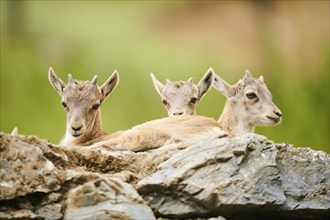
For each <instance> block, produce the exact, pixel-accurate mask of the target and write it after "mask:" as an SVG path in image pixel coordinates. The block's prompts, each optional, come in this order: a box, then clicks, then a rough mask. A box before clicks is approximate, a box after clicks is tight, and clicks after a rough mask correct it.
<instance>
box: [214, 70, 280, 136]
mask: <svg viewBox="0 0 330 220" xmlns="http://www.w3.org/2000/svg"><path fill="white" fill-rule="evenodd" d="M214 87H215V88H216V89H217V90H218V91H220V92H221V93H222V94H223V95H225V96H226V97H227V103H226V106H225V110H224V112H223V114H222V115H221V117H220V121H221V120H222V121H224V120H225V118H228V117H229V115H230V114H231V115H235V116H236V117H237V120H240V121H241V123H242V125H241V127H244V126H246V127H250V128H252V130H253V128H254V126H270V125H277V124H279V123H280V121H281V116H282V113H281V111H280V109H279V108H278V107H277V106H276V105H275V104H274V103H273V101H272V94H271V93H270V91H269V90H268V88H267V86H266V84H265V83H264V78H263V77H262V76H260V77H259V78H258V79H255V78H253V77H252V76H251V74H250V72H249V71H248V70H246V72H245V76H244V78H243V79H242V80H239V81H238V82H237V83H236V84H235V85H230V84H228V83H227V82H225V81H224V80H223V79H221V78H220V77H219V76H218V75H216V74H215V76H214ZM226 107H227V109H226ZM229 109H230V110H229ZM225 111H228V112H225ZM229 111H231V113H229Z"/></svg>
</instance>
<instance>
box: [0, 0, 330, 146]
mask: <svg viewBox="0 0 330 220" xmlns="http://www.w3.org/2000/svg"><path fill="white" fill-rule="evenodd" d="M190 4H192V5H190ZM194 4H197V3H187V2H178V3H176V2H170V3H169V2H131V1H127V2H106V1H97V2H92V1H79V2H75V1H70V2H65V1H51V2H48V1H45V2H41V1H28V2H23V1H20V2H19V1H15V3H13V2H10V1H2V2H1V109H0V110H1V116H0V117H1V123H0V125H1V127H0V128H1V129H0V130H1V131H4V132H6V133H9V132H10V131H11V130H12V129H13V128H14V127H15V126H17V127H18V128H19V132H20V133H23V134H36V135H38V136H39V137H41V138H46V139H49V140H51V141H52V142H55V143H57V142H58V141H59V139H60V138H61V136H62V135H64V131H65V122H66V118H65V112H64V110H63V109H62V106H61V104H60V97H59V96H58V94H57V93H56V92H55V91H54V90H53V88H52V87H51V86H50V84H49V82H48V78H47V71H48V68H49V67H50V66H52V67H53V68H54V70H55V72H56V73H57V74H58V75H59V76H60V77H61V78H62V79H63V80H64V81H67V74H68V73H72V74H73V77H74V78H76V79H81V80H91V79H92V77H93V75H94V74H98V76H99V77H98V83H99V84H102V83H103V82H104V81H105V80H106V79H107V78H108V77H109V76H110V74H111V73H112V72H113V71H114V70H115V69H116V70H117V71H118V72H119V74H120V84H119V86H118V87H117V89H116V90H115V91H114V92H113V93H112V94H111V95H110V97H109V98H108V99H107V100H106V101H105V103H104V104H103V105H102V108H101V109H102V117H103V118H102V119H103V127H104V129H105V130H106V131H108V132H113V131H116V130H122V129H128V128H130V127H131V126H134V125H136V124H139V123H143V122H145V121H148V120H152V119H155V118H160V117H165V116H166V112H165V110H164V108H163V106H162V103H161V100H160V97H159V96H158V94H157V93H156V91H155V90H154V87H153V84H152V81H151V78H150V73H151V72H153V73H154V74H155V75H156V76H157V78H159V79H160V80H161V81H165V79H166V78H169V79H171V80H173V81H174V80H185V79H188V78H189V77H191V76H193V77H194V82H195V83H197V82H198V81H199V79H200V77H202V75H203V74H204V73H205V72H206V70H207V69H208V68H209V67H210V66H211V67H213V69H214V70H215V71H216V72H217V73H218V74H219V75H221V76H222V77H223V78H224V79H225V80H228V82H230V83H234V82H236V81H237V80H238V79H239V78H240V77H241V76H242V75H243V73H244V71H245V69H250V70H251V72H252V74H253V75H254V76H259V74H260V73H265V72H266V73H267V74H265V81H266V83H267V85H268V86H269V88H270V90H271V91H272V92H273V95H274V102H275V103H276V104H277V105H278V107H279V108H280V109H281V110H282V112H283V117H284V120H283V123H282V124H281V125H280V126H278V127H267V128H258V129H257V133H260V134H263V135H266V136H267V137H268V138H270V139H273V140H274V141H276V142H288V143H292V144H294V145H296V146H308V147H312V148H314V149H317V150H323V151H327V152H330V150H329V50H328V49H329V44H328V41H327V43H325V44H322V45H321V46H322V47H321V48H326V50H324V49H321V50H317V51H318V57H320V59H322V60H321V62H319V63H320V64H319V66H318V68H316V71H315V72H313V74H310V72H309V71H308V70H310V68H307V69H308V70H306V71H305V72H299V71H300V70H301V68H296V71H295V72H291V71H290V68H287V67H286V64H285V60H286V58H285V57H283V56H282V53H280V52H279V49H278V45H279V44H278V41H277V39H276V38H274V37H273V36H271V35H269V34H267V33H263V32H262V33H260V35H262V38H261V39H262V41H260V42H258V44H260V45H261V46H262V48H264V49H263V54H264V55H265V57H264V60H266V61H267V63H268V64H269V65H268V66H267V67H265V66H264V63H263V62H262V61H260V63H254V62H249V61H245V62H243V63H244V64H241V63H240V60H242V61H243V60H244V59H242V57H240V55H241V51H239V50H235V51H234V52H232V53H231V54H227V53H226V51H218V49H217V48H218V47H217V46H216V45H215V44H216V43H217V41H216V40H215V41H214V42H213V41H212V40H210V41H208V38H207V37H206V38H203V36H204V37H205V36H213V35H214V36H217V35H219V36H221V33H218V32H216V31H215V32H210V33H203V34H202V35H198V34H199V33H198V31H197V32H196V31H195V32H193V33H195V34H196V35H189V34H187V36H185V37H184V38H183V40H182V39H181V38H180V37H175V36H176V35H175V33H172V32H171V33H170V31H167V30H166V28H169V27H168V24H167V26H166V25H165V26H162V25H164V23H162V21H164V20H165V21H168V20H169V19H168V17H175V16H176V17H175V19H177V20H180V18H181V17H180V16H181V15H180V14H181V12H182V13H184V14H189V13H188V12H189V10H188V12H187V8H189V7H193V8H194V7H195V8H197V7H199V5H194ZM209 4H212V3H209ZM245 4H247V3H245ZM250 4H251V5H253V4H254V3H253V2H250ZM202 10H208V11H210V12H212V6H211V7H204V8H203V7H202ZM308 10H309V9H308ZM178 14H179V15H178ZM186 16H187V15H186ZM188 16H190V17H191V18H193V17H194V16H197V15H195V14H194V11H193V12H190V14H189V15H188ZM310 19H312V18H310ZM187 20H188V21H189V19H187ZM175 21H176V20H175ZM165 23H166V22H165ZM175 25H176V22H173V23H171V25H170V26H175ZM187 25H188V26H189V25H190V26H189V28H190V29H193V28H194V25H195V24H187ZM204 25H208V23H205V24H204ZM259 25H261V26H262V25H263V24H259ZM264 25H265V24H264ZM228 26H230V24H228ZM263 27H264V26H263ZM327 28H329V27H327ZM260 29H261V30H262V31H264V32H267V30H270V29H271V28H268V29H267V30H264V29H262V28H260ZM169 30H174V32H175V28H172V29H171V28H169ZM240 31H241V30H237V34H238V33H240ZM328 32H329V31H328ZM180 33H181V32H180ZM172 35H174V37H173V36H172ZM316 35H317V34H316ZM189 40H192V41H193V42H198V44H200V45H205V48H207V50H208V51H207V50H206V49H205V50H203V49H200V47H198V46H199V45H191V44H189ZM185 41H187V42H185ZM223 43H224V44H226V42H223ZM306 43H307V42H306ZM193 44H194V43H193ZM195 44H196V43H195ZM247 44H249V42H247ZM260 45H257V46H256V47H260ZM195 46H196V47H195ZM232 46H234V44H233V45H232ZM213 47H214V49H212V48H213ZM210 48H211V49H210ZM257 53H258V51H257V48H256V50H255V51H251V56H254V55H256V54H257ZM219 54H220V57H222V58H224V57H225V59H220V58H219ZM249 55H250V54H249ZM242 56H243V55H242ZM243 58H244V57H243ZM247 60H248V59H247ZM228 69H235V70H236V69H239V71H240V72H238V73H237V74H231V72H234V71H230V73H227V72H226V71H225V70H228ZM254 69H257V70H258V71H257V72H255V71H254ZM260 69H261V71H259V70H260ZM293 69H295V68H293ZM302 69H304V68H302ZM224 102H225V98H224V97H223V96H222V95H221V94H220V93H218V92H217V91H215V90H211V91H210V92H209V93H208V94H207V95H206V97H205V98H204V99H203V100H202V101H201V104H200V106H199V108H198V114H200V115H206V116H210V117H214V118H218V117H219V115H220V113H221V111H222V108H223V105H224Z"/></svg>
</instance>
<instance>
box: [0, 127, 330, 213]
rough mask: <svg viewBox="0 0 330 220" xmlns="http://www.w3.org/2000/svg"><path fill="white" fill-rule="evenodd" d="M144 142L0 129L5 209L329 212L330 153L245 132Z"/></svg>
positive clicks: (0, 195) (0, 203)
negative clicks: (187, 142)
mask: <svg viewBox="0 0 330 220" xmlns="http://www.w3.org/2000/svg"><path fill="white" fill-rule="evenodd" d="M180 147H181V146H180V145H179V144H173V145H167V146H162V147H161V148H159V149H154V150H151V151H147V152H138V153H134V152H129V151H117V152H114V151H109V150H107V149H106V148H102V147H97V148H95V147H60V146H56V145H53V144H51V143H49V142H48V141H45V140H39V139H38V138H36V137H33V136H22V135H15V136H12V135H6V134H3V133H0V154H1V156H0V168H1V170H0V177H1V182H0V184H1V185H0V186H1V188H0V219H22V218H23V219H63V218H64V219H155V217H158V218H166V219H168V218H170V219H171V218H174V219H187V218H190V219H197V218H198V219H223V218H222V217H221V216H223V217H225V218H226V219H242V218H244V219H265V218H267V219H327V218H329V219H330V169H329V167H330V156H329V155H328V154H326V153H324V152H320V151H313V150H311V149H309V148H295V147H293V146H291V145H288V144H275V143H273V142H272V141H270V140H268V139H266V138H265V137H263V136H260V135H252V134H250V135H244V136H242V137H238V138H232V139H230V138H223V139H215V140H208V141H203V142H199V143H196V144H194V145H191V146H189V147H187V148H185V149H181V148H180Z"/></svg>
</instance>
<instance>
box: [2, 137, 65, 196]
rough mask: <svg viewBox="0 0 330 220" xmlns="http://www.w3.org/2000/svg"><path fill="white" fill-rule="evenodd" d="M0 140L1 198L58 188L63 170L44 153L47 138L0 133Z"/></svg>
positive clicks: (62, 178) (61, 180)
mask: <svg viewBox="0 0 330 220" xmlns="http://www.w3.org/2000/svg"><path fill="white" fill-rule="evenodd" d="M0 143H1V145H0V152H1V155H0V179H1V183H0V200H8V199H12V198H15V197H17V196H24V195H27V194H29V193H34V192H44V193H47V192H51V191H54V190H58V189H59V188H60V185H61V183H62V182H63V180H64V177H65V175H64V174H65V172H63V171H61V170H59V169H57V168H56V167H55V166H54V164H53V163H52V162H51V161H49V160H48V159H47V158H46V157H45V155H44V152H46V151H47V150H48V151H51V150H50V149H49V147H48V144H49V143H48V142H47V141H39V140H38V139H37V138H35V137H33V136H29V137H27V138H25V137H23V136H5V135H3V134H0ZM46 149H47V150H46Z"/></svg>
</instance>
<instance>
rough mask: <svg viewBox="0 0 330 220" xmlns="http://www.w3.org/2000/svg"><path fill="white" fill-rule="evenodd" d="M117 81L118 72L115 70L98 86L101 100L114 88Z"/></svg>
mask: <svg viewBox="0 0 330 220" xmlns="http://www.w3.org/2000/svg"><path fill="white" fill-rule="evenodd" d="M118 83H119V74H118V73H117V71H116V70H115V71H114V72H113V73H112V74H111V76H110V77H109V79H108V80H107V81H106V82H105V83H104V84H103V85H102V86H101V87H100V90H101V93H102V101H103V100H104V99H105V98H106V97H108V95H109V94H110V93H111V92H112V91H113V90H114V89H115V88H116V86H117V85H118Z"/></svg>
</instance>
